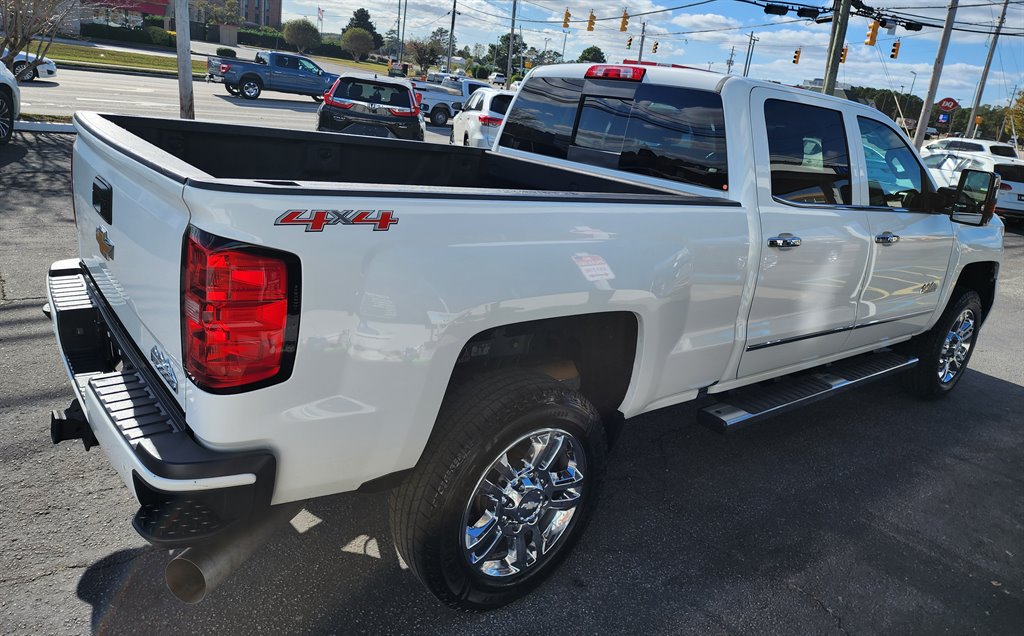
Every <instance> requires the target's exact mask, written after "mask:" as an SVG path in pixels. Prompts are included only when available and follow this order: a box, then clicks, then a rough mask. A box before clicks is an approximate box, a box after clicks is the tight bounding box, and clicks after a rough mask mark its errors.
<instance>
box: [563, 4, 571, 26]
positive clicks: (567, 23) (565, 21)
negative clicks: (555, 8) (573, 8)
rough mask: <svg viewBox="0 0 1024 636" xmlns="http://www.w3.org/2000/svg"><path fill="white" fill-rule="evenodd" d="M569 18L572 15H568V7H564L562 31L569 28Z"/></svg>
mask: <svg viewBox="0 0 1024 636" xmlns="http://www.w3.org/2000/svg"><path fill="white" fill-rule="evenodd" d="M571 17H572V14H571V13H569V7H566V8H565V17H564V18H562V28H563V29H568V28H569V18H571Z"/></svg>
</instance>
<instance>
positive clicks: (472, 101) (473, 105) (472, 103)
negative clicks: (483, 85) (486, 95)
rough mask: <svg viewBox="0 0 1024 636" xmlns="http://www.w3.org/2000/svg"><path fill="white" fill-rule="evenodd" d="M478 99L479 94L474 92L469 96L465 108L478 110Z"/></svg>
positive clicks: (479, 97) (479, 98)
mask: <svg viewBox="0 0 1024 636" xmlns="http://www.w3.org/2000/svg"><path fill="white" fill-rule="evenodd" d="M480 100H481V95H480V94H476V95H473V96H472V97H470V98H469V101H468V102H466V110H480Z"/></svg>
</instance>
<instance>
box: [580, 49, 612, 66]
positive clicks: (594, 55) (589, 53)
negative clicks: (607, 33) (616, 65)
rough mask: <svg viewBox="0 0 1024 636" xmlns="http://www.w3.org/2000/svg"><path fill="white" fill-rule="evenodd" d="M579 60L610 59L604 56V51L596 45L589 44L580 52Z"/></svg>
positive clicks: (596, 60)
mask: <svg viewBox="0 0 1024 636" xmlns="http://www.w3.org/2000/svg"><path fill="white" fill-rule="evenodd" d="M576 61H577V62H607V61H608V60H606V59H605V57H604V51H602V50H601V49H600V48H598V47H596V46H588V47H587V48H585V49H583V52H582V53H580V59H578V60H576Z"/></svg>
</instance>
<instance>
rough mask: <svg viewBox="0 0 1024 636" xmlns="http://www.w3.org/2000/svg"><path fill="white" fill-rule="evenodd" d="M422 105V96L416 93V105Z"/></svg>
mask: <svg viewBox="0 0 1024 636" xmlns="http://www.w3.org/2000/svg"><path fill="white" fill-rule="evenodd" d="M422 103H423V94H422V93H416V105H417V106H419V105H420V104H422Z"/></svg>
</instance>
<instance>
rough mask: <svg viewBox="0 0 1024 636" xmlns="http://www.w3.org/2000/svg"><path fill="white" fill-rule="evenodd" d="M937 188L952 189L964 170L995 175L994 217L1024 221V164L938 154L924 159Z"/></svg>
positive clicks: (991, 158)
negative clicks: (996, 183) (997, 181)
mask: <svg viewBox="0 0 1024 636" xmlns="http://www.w3.org/2000/svg"><path fill="white" fill-rule="evenodd" d="M924 165H926V166H927V167H928V171H929V172H931V173H932V177H934V178H935V182H936V183H937V184H938V185H939V187H943V186H948V187H951V188H955V187H956V186H957V184H958V183H960V172H961V171H963V170H984V171H985V172H994V173H996V174H998V175H999V178H1000V179H1001V182H1000V185H999V192H998V193H997V194H996V213H997V214H999V215H1000V216H1002V217H1003V218H1015V219H1024V161H1022V160H1020V159H1010V158H1003V157H989V156H986V155H977V154H971V155H960V154H955V153H940V154H934V155H929V156H927V157H925V158H924Z"/></svg>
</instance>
